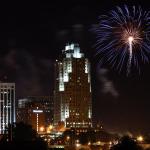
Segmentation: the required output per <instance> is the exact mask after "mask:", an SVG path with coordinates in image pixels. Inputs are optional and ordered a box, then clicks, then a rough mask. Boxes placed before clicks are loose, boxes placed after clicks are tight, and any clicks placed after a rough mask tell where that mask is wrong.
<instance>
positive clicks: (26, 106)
mask: <svg viewBox="0 0 150 150" xmlns="http://www.w3.org/2000/svg"><path fill="white" fill-rule="evenodd" d="M17 122H24V123H27V124H30V125H32V127H33V128H34V129H35V130H37V131H40V129H41V130H42V129H43V128H44V129H46V127H48V126H49V125H50V124H53V99H52V97H49V96H32V97H28V98H25V99H19V100H18V109H17Z"/></svg>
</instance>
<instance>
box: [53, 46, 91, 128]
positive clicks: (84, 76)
mask: <svg viewBox="0 0 150 150" xmlns="http://www.w3.org/2000/svg"><path fill="white" fill-rule="evenodd" d="M55 77H56V80H55V90H54V124H55V125H57V124H58V123H59V122H64V124H65V126H66V127H75V128H79V127H91V126H92V121H91V116H92V100H91V79H90V63H89V60H88V59H87V58H85V57H84V54H83V53H81V52H80V47H79V45H78V44H68V45H66V46H65V50H63V51H62V58H61V59H60V60H56V63H55Z"/></svg>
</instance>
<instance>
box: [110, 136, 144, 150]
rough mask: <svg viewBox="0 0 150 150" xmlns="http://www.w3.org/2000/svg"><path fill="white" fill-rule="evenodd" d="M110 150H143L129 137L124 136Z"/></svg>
mask: <svg viewBox="0 0 150 150" xmlns="http://www.w3.org/2000/svg"><path fill="white" fill-rule="evenodd" d="M111 150H143V149H142V147H140V146H139V145H138V144H137V143H136V142H135V141H134V140H132V139H131V138H130V137H128V136H124V137H123V138H122V139H121V140H120V142H119V143H118V144H117V145H115V146H113V147H112V148H111Z"/></svg>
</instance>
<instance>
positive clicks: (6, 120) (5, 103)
mask: <svg viewBox="0 0 150 150" xmlns="http://www.w3.org/2000/svg"><path fill="white" fill-rule="evenodd" d="M15 114H16V111H15V83H0V134H5V133H6V127H8V125H9V124H12V123H14V122H16V115H15Z"/></svg>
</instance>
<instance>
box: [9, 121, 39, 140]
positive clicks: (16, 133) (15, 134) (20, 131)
mask: <svg viewBox="0 0 150 150" xmlns="http://www.w3.org/2000/svg"><path fill="white" fill-rule="evenodd" d="M37 135H38V134H37V132H36V131H35V130H34V129H33V128H32V126H31V125H28V124H24V123H22V122H20V123H16V124H14V126H13V128H12V140H13V141H34V140H37V138H38V136H37Z"/></svg>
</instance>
